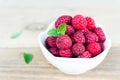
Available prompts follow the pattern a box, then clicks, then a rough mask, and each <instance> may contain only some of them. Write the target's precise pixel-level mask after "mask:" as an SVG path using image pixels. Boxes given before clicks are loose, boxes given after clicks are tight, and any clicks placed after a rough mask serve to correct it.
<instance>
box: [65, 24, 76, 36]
mask: <svg viewBox="0 0 120 80" xmlns="http://www.w3.org/2000/svg"><path fill="white" fill-rule="evenodd" d="M74 32H75V30H74V28H73V27H72V26H71V25H67V26H66V32H65V33H66V34H67V35H69V36H71V35H72V34H73V33H74Z"/></svg>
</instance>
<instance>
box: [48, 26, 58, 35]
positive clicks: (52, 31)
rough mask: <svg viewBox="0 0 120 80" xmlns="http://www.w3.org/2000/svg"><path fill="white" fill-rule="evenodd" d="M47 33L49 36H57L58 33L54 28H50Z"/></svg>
mask: <svg viewBox="0 0 120 80" xmlns="http://www.w3.org/2000/svg"><path fill="white" fill-rule="evenodd" d="M47 34H48V35H50V36H59V33H58V32H57V30H56V29H54V28H53V29H50V30H49V31H48V33H47Z"/></svg>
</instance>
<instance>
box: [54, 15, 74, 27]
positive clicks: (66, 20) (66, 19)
mask: <svg viewBox="0 0 120 80" xmlns="http://www.w3.org/2000/svg"><path fill="white" fill-rule="evenodd" d="M71 20H72V17H71V16H69V15H63V16H60V17H59V18H58V19H57V20H56V22H55V27H56V28H57V27H58V26H59V25H60V24H62V23H66V24H71Z"/></svg>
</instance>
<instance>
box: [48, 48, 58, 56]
mask: <svg viewBox="0 0 120 80" xmlns="http://www.w3.org/2000/svg"><path fill="white" fill-rule="evenodd" d="M49 51H50V52H51V53H52V54H53V55H54V56H57V57H58V56H59V52H58V49H57V48H49Z"/></svg>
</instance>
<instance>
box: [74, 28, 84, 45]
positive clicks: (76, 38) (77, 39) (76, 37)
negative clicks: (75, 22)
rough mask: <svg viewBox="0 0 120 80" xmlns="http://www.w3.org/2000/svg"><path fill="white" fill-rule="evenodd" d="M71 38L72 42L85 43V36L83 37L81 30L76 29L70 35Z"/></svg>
mask: <svg viewBox="0 0 120 80" xmlns="http://www.w3.org/2000/svg"><path fill="white" fill-rule="evenodd" d="M72 40H73V42H76V43H81V44H82V43H85V37H84V34H83V32H82V31H80V30H79V31H77V32H75V33H74V34H73V36H72Z"/></svg>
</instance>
